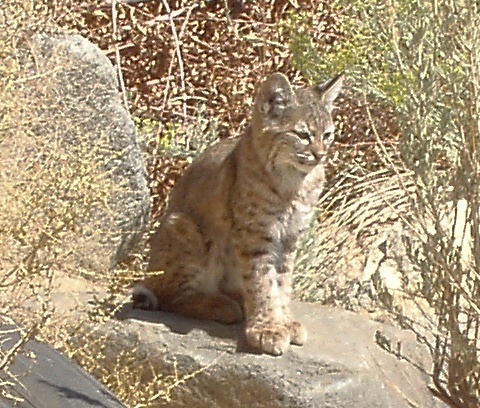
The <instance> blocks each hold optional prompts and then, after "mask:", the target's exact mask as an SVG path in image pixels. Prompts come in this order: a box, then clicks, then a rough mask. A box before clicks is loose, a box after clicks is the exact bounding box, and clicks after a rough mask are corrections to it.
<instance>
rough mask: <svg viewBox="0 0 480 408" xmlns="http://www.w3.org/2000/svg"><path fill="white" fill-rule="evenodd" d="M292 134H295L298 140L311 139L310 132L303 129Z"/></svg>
mask: <svg viewBox="0 0 480 408" xmlns="http://www.w3.org/2000/svg"><path fill="white" fill-rule="evenodd" d="M293 133H295V134H296V135H297V136H298V137H299V138H300V139H307V140H310V137H311V133H310V131H309V130H305V129H301V130H294V131H293Z"/></svg>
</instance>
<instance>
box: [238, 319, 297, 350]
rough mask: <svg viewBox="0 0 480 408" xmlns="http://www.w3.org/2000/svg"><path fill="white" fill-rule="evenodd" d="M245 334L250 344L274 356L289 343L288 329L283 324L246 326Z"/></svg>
mask: <svg viewBox="0 0 480 408" xmlns="http://www.w3.org/2000/svg"><path fill="white" fill-rule="evenodd" d="M246 336H247V343H248V344H249V345H250V346H252V347H255V348H256V349H259V350H261V351H263V352H264V353H268V354H272V355H274V356H279V355H281V354H283V353H285V351H286V350H287V348H288V346H289V344H290V329H289V327H287V326H285V325H278V326H260V325H258V326H252V327H248V328H247V331H246Z"/></svg>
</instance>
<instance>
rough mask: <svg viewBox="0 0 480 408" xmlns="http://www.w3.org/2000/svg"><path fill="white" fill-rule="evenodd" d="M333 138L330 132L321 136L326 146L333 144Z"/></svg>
mask: <svg viewBox="0 0 480 408" xmlns="http://www.w3.org/2000/svg"><path fill="white" fill-rule="evenodd" d="M334 138H335V134H334V133H333V132H332V131H327V132H325V133H324V134H323V142H324V143H326V144H331V143H333V140H334Z"/></svg>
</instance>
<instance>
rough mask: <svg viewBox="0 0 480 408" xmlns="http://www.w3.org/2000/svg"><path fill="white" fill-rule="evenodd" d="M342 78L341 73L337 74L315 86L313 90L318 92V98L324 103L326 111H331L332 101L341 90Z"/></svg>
mask: <svg viewBox="0 0 480 408" xmlns="http://www.w3.org/2000/svg"><path fill="white" fill-rule="evenodd" d="M343 78H344V75H343V73H341V74H340V75H337V76H336V77H335V78H333V79H330V80H328V81H327V82H325V83H323V84H320V85H317V86H315V88H314V89H315V91H316V92H318V93H319V94H320V98H322V101H323V102H324V103H325V108H326V109H327V110H328V111H330V112H331V111H332V110H333V108H334V106H333V102H334V101H335V99H337V96H338V94H339V93H340V91H341V90H342V87H343Z"/></svg>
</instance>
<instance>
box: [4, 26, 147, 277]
mask: <svg viewBox="0 0 480 408" xmlns="http://www.w3.org/2000/svg"><path fill="white" fill-rule="evenodd" d="M20 60H21V61H22V63H23V64H24V71H25V74H24V75H23V77H22V78H21V80H19V81H17V83H16V87H17V88H18V91H17V95H16V97H17V98H18V99H19V101H20V102H21V103H23V105H24V106H25V107H26V108H25V109H24V113H23V114H22V115H23V116H22V118H21V119H22V121H21V126H22V129H26V130H24V131H23V132H19V133H18V134H17V135H15V137H12V138H9V139H8V140H7V139H6V140H5V143H4V144H3V145H2V149H1V150H2V151H1V152H0V153H2V155H1V156H0V158H1V157H4V158H5V160H4V162H3V163H4V165H5V167H9V168H10V169H14V168H15V170H12V171H11V175H10V177H11V180H12V183H16V184H17V185H22V186H24V187H23V188H24V191H25V192H24V195H25V197H28V196H29V195H30V196H31V197H30V198H25V203H27V204H26V205H25V207H26V208H24V209H23V210H21V211H24V217H30V218H31V219H32V220H33V222H31V223H30V224H28V227H27V228H28V229H29V230H30V231H31V234H32V235H34V234H38V236H41V234H45V235H46V236H48V237H52V238H51V239H52V241H51V242H50V244H48V245H45V247H48V246H49V247H50V248H52V245H55V246H56V248H57V249H55V251H57V253H58V254H61V256H62V258H61V260H60V261H59V259H58V257H57V259H53V260H52V262H57V261H58V262H61V264H62V267H63V266H64V265H66V264H67V263H68V264H69V265H71V267H72V268H74V269H76V268H79V267H80V268H82V267H83V268H87V269H90V270H94V271H97V272H105V270H108V269H109V268H112V267H113V266H115V265H116V264H118V263H119V262H121V261H122V260H124V259H125V257H126V256H127V255H128V253H129V251H130V250H131V248H132V247H133V246H134V245H135V243H136V242H137V241H138V240H139V238H140V237H141V236H142V232H143V231H144V230H145V227H146V226H147V224H148V220H149V213H150V211H149V190H148V186H147V182H146V174H145V166H144V161H143V158H142V153H141V151H140V148H139V146H138V143H137V136H136V131H135V125H134V123H133V121H132V119H131V118H130V116H129V113H128V111H127V110H126V108H125V107H124V105H123V103H122V98H121V96H120V92H119V87H118V81H117V75H116V72H115V70H114V68H113V66H112V64H111V63H110V61H109V60H108V58H107V57H106V56H105V55H104V54H103V53H102V51H101V50H100V49H99V48H98V47H96V46H95V45H93V44H92V43H90V42H89V41H88V40H86V39H84V38H83V37H81V36H79V35H47V34H40V35H36V36H34V37H33V38H32V39H31V41H30V44H29V49H28V52H25V53H24V55H23V56H22V58H20ZM19 135H20V136H19ZM15 160H16V162H15ZM32 185H36V189H33V188H31V186H32ZM12 194H20V190H18V189H16V190H14V192H13V193H12ZM22 199H23V197H22ZM15 200H16V201H17V202H18V201H19V199H18V198H15ZM36 201H38V203H37V202H36ZM29 203H32V205H31V206H32V208H31V209H29V208H28V206H29ZM30 211H31V212H32V213H35V214H34V216H33V217H31V216H30V214H29V212H30ZM39 214H41V215H42V216H40V215H39ZM35 217H36V218H35ZM20 218H21V216H20ZM62 223H63V224H64V225H65V227H62ZM42 225H43V226H44V228H43V229H42ZM35 228H38V231H35ZM62 228H64V229H65V230H68V231H69V235H65V234H64V233H63V232H61V234H63V235H61V236H60V235H58V234H60V232H59V231H60V230H61V229H62ZM57 235H58V236H57ZM60 242H61V244H60ZM60 247H61V248H60ZM51 253H52V250H51V249H50V250H49V251H45V258H48V257H49V256H51ZM45 262H46V261H45Z"/></svg>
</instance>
